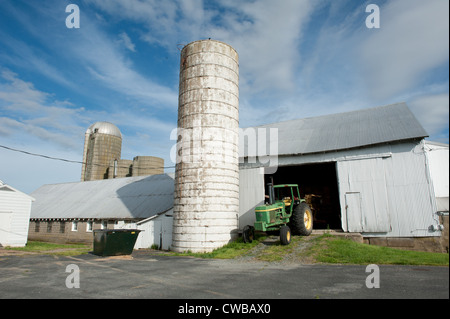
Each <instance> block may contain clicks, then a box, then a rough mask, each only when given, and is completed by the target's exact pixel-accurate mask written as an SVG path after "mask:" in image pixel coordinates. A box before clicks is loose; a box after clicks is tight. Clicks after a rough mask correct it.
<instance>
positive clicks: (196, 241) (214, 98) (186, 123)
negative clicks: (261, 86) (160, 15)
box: [172, 40, 239, 252]
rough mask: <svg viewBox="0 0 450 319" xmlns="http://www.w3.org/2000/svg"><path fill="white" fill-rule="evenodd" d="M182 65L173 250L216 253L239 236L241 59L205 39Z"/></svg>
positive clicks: (188, 51)
mask: <svg viewBox="0 0 450 319" xmlns="http://www.w3.org/2000/svg"><path fill="white" fill-rule="evenodd" d="M180 60H181V63H180V64H181V65H180V86H179V105H178V142H177V147H178V150H177V164H176V170H175V197H174V213H173V237H172V240H173V242H172V249H173V250H175V251H180V252H181V251H188V250H190V251H192V252H205V251H212V250H214V249H215V248H218V247H221V246H223V245H225V244H227V243H228V242H229V241H230V240H232V239H234V238H235V237H237V228H238V213H239V162H238V161H239V157H238V153H239V149H238V141H239V86H238V84H239V61H238V54H237V52H236V51H235V50H234V49H233V48H232V47H231V46H229V45H227V44H226V43H223V42H219V41H214V40H202V41H195V42H192V43H190V44H188V45H186V46H185V47H184V48H183V50H182V51H181V58H180Z"/></svg>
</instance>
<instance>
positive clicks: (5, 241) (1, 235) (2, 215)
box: [0, 212, 12, 246]
mask: <svg viewBox="0 0 450 319" xmlns="http://www.w3.org/2000/svg"><path fill="white" fill-rule="evenodd" d="M11 220H12V212H0V244H1V245H2V246H7V245H9V234H10V232H11Z"/></svg>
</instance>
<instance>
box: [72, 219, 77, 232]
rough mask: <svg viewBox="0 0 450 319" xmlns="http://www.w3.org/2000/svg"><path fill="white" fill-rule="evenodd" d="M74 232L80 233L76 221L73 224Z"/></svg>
mask: <svg viewBox="0 0 450 319" xmlns="http://www.w3.org/2000/svg"><path fill="white" fill-rule="evenodd" d="M72 231H78V222H77V221H76V220H74V221H73V222H72Z"/></svg>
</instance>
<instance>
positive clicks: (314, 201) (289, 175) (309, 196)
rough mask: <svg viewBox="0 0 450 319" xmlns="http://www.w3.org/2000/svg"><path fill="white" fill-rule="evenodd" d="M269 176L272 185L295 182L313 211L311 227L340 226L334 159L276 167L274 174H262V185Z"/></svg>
mask: <svg viewBox="0 0 450 319" xmlns="http://www.w3.org/2000/svg"><path fill="white" fill-rule="evenodd" d="M272 178H273V183H274V185H278V184H298V186H299V190H300V196H301V197H302V198H304V199H305V200H306V201H307V203H308V204H309V205H310V207H311V209H312V210H313V215H314V229H338V230H341V229H342V226H341V208H340V204H339V191H338V183H337V173H336V163H335V162H330V163H317V164H304V165H297V166H284V167H278V169H277V172H276V173H275V174H272V175H265V181H264V182H265V185H267V183H270V182H271V180H272Z"/></svg>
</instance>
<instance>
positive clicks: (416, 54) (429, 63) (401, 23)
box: [360, 0, 449, 99]
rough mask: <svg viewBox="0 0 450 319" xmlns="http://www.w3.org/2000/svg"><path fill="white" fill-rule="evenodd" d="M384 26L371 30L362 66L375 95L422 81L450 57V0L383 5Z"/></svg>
mask: <svg viewBox="0 0 450 319" xmlns="http://www.w3.org/2000/svg"><path fill="white" fill-rule="evenodd" d="M381 21H382V22H381V28H380V29H378V30H377V31H376V32H370V33H367V34H366V35H367V37H366V38H365V39H364V42H363V44H362V46H361V51H360V52H361V65H362V67H363V70H364V71H365V74H366V76H365V80H366V81H367V84H368V86H369V87H370V91H369V92H370V94H371V97H373V98H377V99H379V98H389V97H392V96H395V95H396V94H402V93H404V92H405V91H407V90H409V89H411V88H412V87H414V86H416V85H418V84H422V83H423V79H424V78H425V77H426V76H427V75H428V74H427V73H428V72H430V71H435V70H434V68H436V67H438V66H440V65H442V64H443V63H445V62H446V61H448V57H449V2H448V1H447V0H430V1H421V0H396V1H389V2H387V3H386V5H385V6H383V7H382V8H381Z"/></svg>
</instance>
